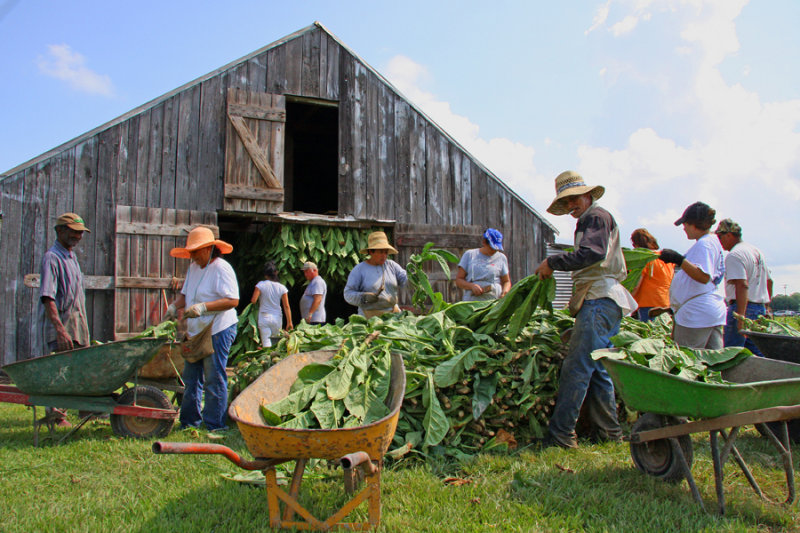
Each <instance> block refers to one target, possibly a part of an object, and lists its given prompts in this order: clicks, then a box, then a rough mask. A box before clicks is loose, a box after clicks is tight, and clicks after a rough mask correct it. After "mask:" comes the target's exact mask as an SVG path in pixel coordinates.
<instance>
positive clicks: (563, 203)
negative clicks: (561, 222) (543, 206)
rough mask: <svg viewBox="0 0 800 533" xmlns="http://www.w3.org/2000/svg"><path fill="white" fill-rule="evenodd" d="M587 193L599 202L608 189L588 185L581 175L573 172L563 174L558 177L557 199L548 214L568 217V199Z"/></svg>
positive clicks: (548, 209)
mask: <svg viewBox="0 0 800 533" xmlns="http://www.w3.org/2000/svg"><path fill="white" fill-rule="evenodd" d="M587 192H588V193H591V194H592V198H594V199H595V200H599V199H600V197H601V196H603V193H605V192H606V189H605V187H603V186H602V185H594V186H590V185H586V182H585V181H583V178H582V177H581V175H580V174H578V173H577V172H573V171H572V170H567V171H566V172H562V173H561V174H559V175H558V176H557V177H556V198H555V200H553V201H552V203H551V204H550V207H548V208H547V212H548V213H552V214H554V215H566V214H567V213H569V210H568V209H567V198H569V197H570V196H580V195H582V194H584V193H587Z"/></svg>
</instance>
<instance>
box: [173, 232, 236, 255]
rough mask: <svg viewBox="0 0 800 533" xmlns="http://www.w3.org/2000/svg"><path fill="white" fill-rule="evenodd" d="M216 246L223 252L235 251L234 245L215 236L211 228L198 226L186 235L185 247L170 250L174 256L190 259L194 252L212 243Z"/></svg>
mask: <svg viewBox="0 0 800 533" xmlns="http://www.w3.org/2000/svg"><path fill="white" fill-rule="evenodd" d="M212 244H213V245H214V246H216V247H217V248H218V249H219V251H220V252H222V253H223V254H229V253H231V252H232V251H233V246H231V245H230V244H228V243H227V242H225V241H221V240H219V239H215V238H214V233H213V232H212V231H211V229H209V228H207V227H205V226H198V227H196V228H194V229H193V230H192V231H190V232H189V235H188V236H187V237H186V247H185V248H173V249H172V250H170V251H169V255H171V256H172V257H180V258H181V259H190V258H191V256H192V252H194V251H195V250H199V249H201V248H205V247H206V246H211V245H212Z"/></svg>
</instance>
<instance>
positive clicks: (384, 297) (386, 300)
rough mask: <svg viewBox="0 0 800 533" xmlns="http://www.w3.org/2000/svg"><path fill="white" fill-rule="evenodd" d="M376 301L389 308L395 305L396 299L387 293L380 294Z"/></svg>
mask: <svg viewBox="0 0 800 533" xmlns="http://www.w3.org/2000/svg"><path fill="white" fill-rule="evenodd" d="M378 301H379V302H380V303H382V304H385V305H386V306H387V307H390V306H392V305H394V304H396V303H397V298H395V297H394V296H391V295H390V294H389V293H388V292H382V293H380V294H379V295H378Z"/></svg>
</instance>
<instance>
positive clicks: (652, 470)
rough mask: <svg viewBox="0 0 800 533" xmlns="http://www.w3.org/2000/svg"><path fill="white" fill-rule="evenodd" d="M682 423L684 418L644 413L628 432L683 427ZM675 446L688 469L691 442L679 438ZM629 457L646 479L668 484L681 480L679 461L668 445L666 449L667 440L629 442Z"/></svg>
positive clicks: (684, 438) (692, 454)
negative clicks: (675, 426) (684, 459)
mask: <svg viewBox="0 0 800 533" xmlns="http://www.w3.org/2000/svg"><path fill="white" fill-rule="evenodd" d="M662 419H663V422H662ZM686 421H687V420H686V419H685V418H677V417H674V416H663V415H655V414H652V413H644V414H642V415H641V416H640V417H639V419H638V420H637V421H636V423H634V424H633V428H631V433H637V432H639V431H645V430H648V429H659V428H662V427H665V426H673V425H677V424H684V423H686ZM678 444H679V445H680V447H681V450H682V451H683V456H684V457H685V458H686V464H688V465H689V468H690V469H691V468H692V461H694V449H693V447H692V439H691V438H690V437H689V435H682V436H680V437H678ZM631 457H632V458H633V462H634V464H635V465H636V468H638V469H639V470H641V471H642V472H644V473H645V474H647V475H649V476H653V477H655V478H658V479H660V480H662V481H669V482H678V481H681V480H682V479H683V478H684V474H683V468H682V467H681V463H680V460H679V459H678V456H677V455H676V454H674V453H673V452H672V446H670V444H669V440H667V439H659V440H654V441H649V442H640V443H634V442H631Z"/></svg>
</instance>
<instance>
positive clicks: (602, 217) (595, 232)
mask: <svg viewBox="0 0 800 533" xmlns="http://www.w3.org/2000/svg"><path fill="white" fill-rule="evenodd" d="M613 228H614V220H613V219H612V218H611V215H610V214H608V212H605V211H594V212H592V213H589V214H588V215H587V217H586V219H585V220H581V221H579V222H578V227H577V228H576V230H575V231H576V233H582V237H581V240H580V242H579V243H577V245H576V246H575V250H574V251H572V252H565V253H562V254H558V255H553V256H550V257H548V258H547V259H545V261H546V262H547V268H549V269H550V273H549V275H552V271H553V270H564V271H574V270H580V269H582V268H586V267H588V266H591V265H594V264H595V263H599V262H600V261H602V260H603V259H605V258H606V253H607V252H608V240H609V238H610V237H611V231H612V230H613ZM543 263H544V262H542V264H543ZM542 264H540V265H539V267H540V268H541V267H542ZM536 270H537V271H538V270H539V268H537V269H536ZM544 273H545V271H544V270H543V271H542V274H544ZM549 275H547V276H544V277H549ZM539 278H542V275H540V276H539Z"/></svg>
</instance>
